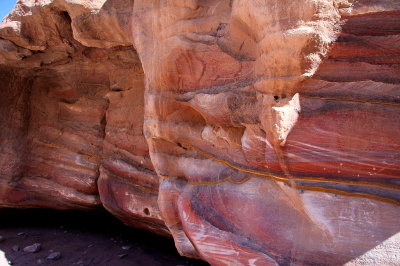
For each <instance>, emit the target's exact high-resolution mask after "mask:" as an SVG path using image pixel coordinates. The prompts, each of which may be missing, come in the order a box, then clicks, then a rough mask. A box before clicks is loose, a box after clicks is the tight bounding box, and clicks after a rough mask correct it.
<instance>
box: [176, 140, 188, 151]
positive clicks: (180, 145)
mask: <svg viewBox="0 0 400 266" xmlns="http://www.w3.org/2000/svg"><path fill="white" fill-rule="evenodd" d="M177 145H178V146H179V147H181V148H182V149H184V150H185V151H186V150H187V149H186V148H185V147H183V145H182V144H181V143H180V142H178V143H177Z"/></svg>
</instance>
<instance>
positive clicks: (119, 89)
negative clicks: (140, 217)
mask: <svg viewBox="0 0 400 266" xmlns="http://www.w3.org/2000/svg"><path fill="white" fill-rule="evenodd" d="M112 91H123V89H121V88H115V89H112Z"/></svg>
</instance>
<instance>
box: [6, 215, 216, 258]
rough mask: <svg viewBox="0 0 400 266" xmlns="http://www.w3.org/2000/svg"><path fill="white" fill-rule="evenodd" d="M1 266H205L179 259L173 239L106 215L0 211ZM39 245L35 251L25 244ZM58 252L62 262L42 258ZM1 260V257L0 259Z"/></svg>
mask: <svg viewBox="0 0 400 266" xmlns="http://www.w3.org/2000/svg"><path fill="white" fill-rule="evenodd" d="M0 236H1V237H2V238H3V239H2V240H1V238H0V265H1V266H3V265H8V263H7V261H9V262H11V264H12V265H27V266H28V265H29V266H31V265H194V266H197V265H208V264H206V263H204V262H202V261H199V260H193V259H188V258H184V257H181V256H180V255H179V254H178V253H177V251H176V249H175V246H174V242H173V240H172V239H168V238H164V237H161V236H157V235H154V234H151V233H149V232H146V231H141V230H137V229H134V228H130V227H127V226H125V225H123V224H122V223H121V222H120V221H118V220H117V219H116V218H114V217H113V216H111V215H110V214H108V213H106V212H78V211H51V210H40V209H36V210H10V209H0ZM34 243H40V244H41V250H40V251H39V252H37V253H29V252H24V251H23V249H24V247H26V246H29V245H32V244H34ZM17 246H18V248H19V251H16V250H18V248H17ZM54 252H60V253H61V258H60V259H58V260H50V259H48V258H47V257H48V256H49V254H51V253H54ZM2 257H3V259H2Z"/></svg>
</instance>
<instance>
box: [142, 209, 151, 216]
mask: <svg viewBox="0 0 400 266" xmlns="http://www.w3.org/2000/svg"><path fill="white" fill-rule="evenodd" d="M143 212H144V214H146V215H147V216H149V215H150V211H149V209H148V208H144V209H143Z"/></svg>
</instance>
